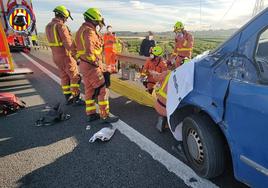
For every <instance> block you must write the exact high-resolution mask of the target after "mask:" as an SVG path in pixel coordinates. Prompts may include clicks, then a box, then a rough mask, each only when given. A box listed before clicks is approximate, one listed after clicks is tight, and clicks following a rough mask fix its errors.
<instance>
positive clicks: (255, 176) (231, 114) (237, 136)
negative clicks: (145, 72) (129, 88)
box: [169, 9, 268, 188]
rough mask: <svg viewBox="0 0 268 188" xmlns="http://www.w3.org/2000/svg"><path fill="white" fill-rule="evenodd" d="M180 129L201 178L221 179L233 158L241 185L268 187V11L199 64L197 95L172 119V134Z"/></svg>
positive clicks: (195, 69)
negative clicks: (228, 162)
mask: <svg viewBox="0 0 268 188" xmlns="http://www.w3.org/2000/svg"><path fill="white" fill-rule="evenodd" d="M174 100H176V99H174ZM180 123H182V125H183V126H182V138H183V148H184V150H185V155H186V157H187V160H188V161H189V164H190V165H191V167H192V168H193V170H195V172H196V173H197V174H199V175H200V176H201V177H205V178H212V177H215V176H218V175H220V174H221V173H222V172H223V171H224V168H225V167H226V162H227V161H228V160H227V159H228V158H230V157H231V160H229V161H232V165H233V170H234V174H235V177H236V179H237V180H239V181H241V182H244V183H245V184H247V185H249V186H251V187H263V188H267V187H268V9H265V10H264V11H262V12H261V13H260V14H259V15H257V16H256V17H254V18H253V19H252V20H251V21H249V22H248V23H247V24H246V25H245V26H243V27H242V28H241V29H239V31H238V32H236V33H235V34H234V35H233V36H232V37H231V38H230V39H229V40H227V41H226V42H225V43H224V44H223V45H221V46H220V47H219V48H218V49H216V50H214V51H213V52H210V53H209V54H207V55H206V56H205V57H204V58H201V59H200V60H199V61H197V62H195V67H194V86H193V90H192V91H191V92H190V93H189V94H188V95H187V96H186V97H185V98H183V100H182V101H181V103H180V104H179V106H178V107H177V108H176V110H175V111H174V113H173V114H171V115H170V116H169V124H170V128H171V129H173V128H175V127H176V126H177V125H178V124H180Z"/></svg>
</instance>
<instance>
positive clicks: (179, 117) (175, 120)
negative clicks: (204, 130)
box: [169, 105, 234, 170]
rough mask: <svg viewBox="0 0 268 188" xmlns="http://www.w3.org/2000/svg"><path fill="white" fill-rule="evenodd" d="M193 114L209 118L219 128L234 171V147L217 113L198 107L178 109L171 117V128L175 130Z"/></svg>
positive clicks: (190, 106) (186, 106)
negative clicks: (216, 115)
mask: <svg viewBox="0 0 268 188" xmlns="http://www.w3.org/2000/svg"><path fill="white" fill-rule="evenodd" d="M192 114H200V115H202V116H207V117H209V118H210V119H211V120H212V121H213V122H214V124H215V125H216V127H217V128H218V130H219V132H220V133H221V135H222V138H223V142H224V147H225V151H226V155H227V159H228V163H229V162H230V163H231V164H230V165H231V167H232V169H233V170H234V168H233V162H234V161H233V159H232V153H231V151H232V147H231V144H230V143H229V142H228V139H227V137H228V136H227V135H226V131H225V128H224V125H222V123H221V122H222V121H219V117H215V113H211V111H208V110H206V109H204V108H202V107H200V106H197V105H185V106H183V107H181V108H177V110H175V112H174V113H173V114H172V115H171V116H170V119H169V123H170V126H171V128H174V130H175V128H176V126H177V125H178V124H180V123H181V122H183V120H184V119H185V118H186V117H188V116H190V115H192Z"/></svg>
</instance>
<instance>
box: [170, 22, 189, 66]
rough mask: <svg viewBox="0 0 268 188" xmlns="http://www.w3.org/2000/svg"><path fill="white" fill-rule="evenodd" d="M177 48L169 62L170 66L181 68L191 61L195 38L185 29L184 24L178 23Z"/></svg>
mask: <svg viewBox="0 0 268 188" xmlns="http://www.w3.org/2000/svg"><path fill="white" fill-rule="evenodd" d="M174 32H175V35H176V36H175V47H174V51H173V54H172V56H171V58H170V60H169V61H168V65H170V66H172V64H174V65H175V67H179V66H180V65H182V64H183V63H185V62H187V61H189V60H190V59H191V57H192V51H193V45H194V39H193V36H192V35H191V34H190V33H189V32H188V31H186V30H185V29H184V25H183V23H182V22H180V21H178V22H176V24H175V25H174Z"/></svg>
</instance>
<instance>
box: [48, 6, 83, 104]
mask: <svg viewBox="0 0 268 188" xmlns="http://www.w3.org/2000/svg"><path fill="white" fill-rule="evenodd" d="M54 12H55V18H53V19H52V21H51V22H50V23H49V24H48V25H47V26H46V35H47V40H48V44H49V46H50V48H51V51H52V55H53V60H54V63H55V64H56V65H57V67H58V69H59V71H60V77H61V86H62V90H63V94H64V95H65V98H66V102H67V104H70V103H73V102H75V103H80V102H82V101H81V99H80V82H81V77H80V74H79V71H78V67H77V62H76V61H75V59H74V58H73V56H75V54H76V52H75V45H74V43H73V40H72V36H71V33H70V30H69V29H68V27H67V26H66V25H65V24H64V23H65V22H66V21H67V19H68V18H71V19H72V17H71V14H70V11H69V10H68V9H66V7H65V6H57V7H56V8H55V9H54Z"/></svg>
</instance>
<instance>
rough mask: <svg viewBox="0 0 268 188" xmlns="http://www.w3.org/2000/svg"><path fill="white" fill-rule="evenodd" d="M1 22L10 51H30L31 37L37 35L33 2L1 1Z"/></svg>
mask: <svg viewBox="0 0 268 188" xmlns="http://www.w3.org/2000/svg"><path fill="white" fill-rule="evenodd" d="M0 8H1V12H0V22H1V23H2V26H3V28H4V31H5V33H6V37H7V40H8V45H9V47H10V51H11V52H12V51H25V52H27V51H29V50H30V39H29V37H30V36H31V35H32V34H33V33H34V34H35V35H36V27H35V22H36V19H35V15H34V12H33V9H32V1H31V0H1V1H0Z"/></svg>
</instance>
